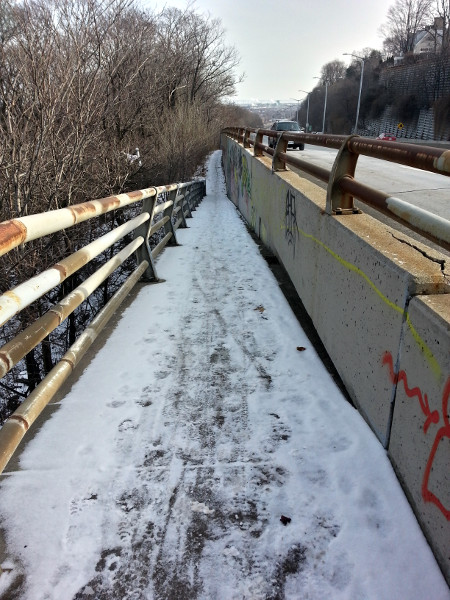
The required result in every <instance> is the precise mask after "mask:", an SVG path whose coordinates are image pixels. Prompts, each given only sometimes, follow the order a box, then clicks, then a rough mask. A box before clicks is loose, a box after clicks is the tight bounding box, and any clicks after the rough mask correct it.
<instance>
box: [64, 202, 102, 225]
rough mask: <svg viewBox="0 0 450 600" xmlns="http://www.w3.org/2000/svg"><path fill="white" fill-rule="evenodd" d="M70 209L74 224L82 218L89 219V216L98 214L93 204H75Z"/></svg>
mask: <svg viewBox="0 0 450 600" xmlns="http://www.w3.org/2000/svg"><path fill="white" fill-rule="evenodd" d="M68 208H69V211H70V212H71V213H72V216H73V222H74V223H77V222H78V221H79V220H80V217H82V218H83V219H86V218H88V215H92V216H95V215H96V214H97V210H96V208H95V206H94V204H92V202H83V204H75V205H74V206H69V207H68Z"/></svg>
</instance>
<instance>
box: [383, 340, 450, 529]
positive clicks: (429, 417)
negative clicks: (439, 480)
mask: <svg viewBox="0 0 450 600" xmlns="http://www.w3.org/2000/svg"><path fill="white" fill-rule="evenodd" d="M383 365H388V367H389V375H390V379H391V381H392V383H393V384H394V385H396V384H397V383H398V382H400V381H401V382H403V386H404V388H405V393H406V395H407V396H408V398H417V399H418V401H419V404H420V408H421V410H422V412H423V414H424V416H425V417H426V418H425V422H424V424H423V431H424V433H425V434H426V433H427V431H428V428H429V427H430V425H431V424H432V423H435V424H437V423H439V420H440V415H439V412H438V411H437V410H433V411H432V412H431V411H430V406H429V404H428V397H427V395H426V394H422V391H421V390H420V388H418V387H415V388H412V389H410V388H409V386H408V379H407V376H406V373H405V371H399V372H398V373H396V372H395V371H394V361H393V359H392V354H391V353H390V352H385V353H384V355H383ZM449 398H450V377H449V378H448V379H447V382H446V384H445V386H444V391H443V394H442V418H443V421H444V425H443V426H442V427H441V428H440V429H439V430H438V432H437V433H436V436H435V438H434V442H433V446H432V448H431V451H430V454H429V456H428V460H427V465H426V467H425V472H424V475H423V480H422V498H423V499H424V501H425V502H432V503H433V504H435V505H436V506H437V507H438V509H439V510H440V511H441V513H442V514H443V515H444V517H445V518H446V519H447V521H450V509H448V508H446V507H445V506H444V505H443V504H442V502H441V500H440V499H439V498H438V497H437V496H436V495H435V494H434V493H433V492H432V491H431V490H430V489H429V487H428V483H429V479H430V473H431V469H432V467H433V461H434V459H435V457H436V452H437V450H438V447H439V444H440V442H441V441H442V440H443V439H446V438H448V439H450V422H449V416H448V408H449V406H448V405H449Z"/></svg>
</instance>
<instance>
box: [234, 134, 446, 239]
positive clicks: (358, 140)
mask: <svg viewBox="0 0 450 600" xmlns="http://www.w3.org/2000/svg"><path fill="white" fill-rule="evenodd" d="M223 133H225V134H227V135H229V136H230V137H232V138H233V139H234V140H236V141H238V142H239V143H241V144H243V146H244V147H246V148H250V147H253V150H254V155H255V156H263V155H264V154H268V155H270V156H271V157H272V169H273V170H274V171H280V170H285V169H286V165H290V166H292V167H295V168H296V169H299V170H300V171H303V172H304V173H307V174H309V175H312V176H313V177H316V178H317V179H319V180H321V181H324V182H325V183H327V184H328V185H327V202H326V212H327V213H328V214H348V213H358V212H360V211H359V210H358V208H356V207H355V205H354V202H353V200H354V198H356V199H358V200H359V201H361V202H363V203H365V204H368V205H370V206H372V207H373V208H375V209H377V210H378V211H381V212H382V213H384V214H386V215H387V216H389V217H391V218H393V219H395V220H396V221H398V222H400V223H401V224H403V225H405V226H406V227H408V228H409V229H411V230H413V231H416V232H417V233H419V234H420V235H422V236H424V237H426V238H427V239H429V240H431V241H432V242H434V243H436V244H437V245H439V246H441V247H442V248H444V249H446V250H447V251H449V250H450V221H448V220H447V219H444V218H442V217H439V216H437V215H434V214H433V213H431V212H429V211H427V210H424V209H422V208H419V207H417V206H414V205H412V204H409V203H407V202H405V201H403V200H400V199H398V198H393V197H391V196H390V195H389V194H386V193H384V192H382V191H379V190H376V189H374V188H371V187H369V186H367V185H365V184H364V183H362V182H360V181H358V180H356V179H355V170H356V165H357V161H358V157H359V156H360V155H364V156H368V157H371V158H377V159H382V160H386V161H389V162H394V163H397V164H401V165H407V166H410V167H415V168H417V169H422V170H424V171H429V172H431V173H439V174H440V175H446V176H447V177H448V176H450V150H446V149H441V148H433V147H430V146H421V145H416V144H405V143H398V142H386V141H382V140H376V139H373V138H367V137H359V136H357V135H351V136H342V135H322V134H319V135H313V134H306V133H287V132H283V133H280V132H276V131H274V130H272V129H253V128H239V127H229V128H227V129H224V131H223ZM264 136H267V137H268V138H271V139H273V140H274V142H272V145H274V148H271V147H270V146H268V145H266V144H264V143H263V137H264ZM289 141H293V142H295V143H303V144H312V145H314V146H322V147H325V148H333V149H336V150H338V153H337V156H336V159H335V162H334V164H333V167H332V169H331V170H328V169H325V168H323V167H319V166H317V165H314V164H311V163H309V162H307V161H305V160H302V159H301V158H298V157H297V156H295V155H292V154H288V153H287V147H288V142H289Z"/></svg>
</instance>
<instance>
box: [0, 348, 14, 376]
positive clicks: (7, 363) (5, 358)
mask: <svg viewBox="0 0 450 600" xmlns="http://www.w3.org/2000/svg"><path fill="white" fill-rule="evenodd" d="M0 363H3V364H4V367H2V366H0V376H1V377H3V375H5V374H6V373H7V372H8V371H9V370H10V369H11V368H12V366H13V363H12V361H11V357H10V355H9V353H8V352H0Z"/></svg>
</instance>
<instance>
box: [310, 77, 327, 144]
mask: <svg viewBox="0 0 450 600" xmlns="http://www.w3.org/2000/svg"><path fill="white" fill-rule="evenodd" d="M313 79H322V78H321V77H313ZM327 97H328V81H327V80H326V79H325V102H324V104H323V121H322V133H325V115H326V113H327Z"/></svg>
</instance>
